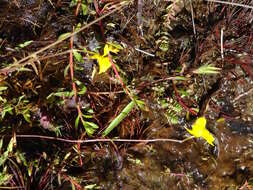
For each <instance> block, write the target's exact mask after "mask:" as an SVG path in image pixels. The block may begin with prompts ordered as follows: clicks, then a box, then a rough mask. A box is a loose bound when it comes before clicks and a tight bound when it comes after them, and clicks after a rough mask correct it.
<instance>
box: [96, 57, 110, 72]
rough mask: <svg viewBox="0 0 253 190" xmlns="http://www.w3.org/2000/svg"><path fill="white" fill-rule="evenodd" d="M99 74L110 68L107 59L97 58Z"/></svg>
mask: <svg viewBox="0 0 253 190" xmlns="http://www.w3.org/2000/svg"><path fill="white" fill-rule="evenodd" d="M98 66H99V72H98V74H101V73H104V72H106V71H107V70H108V69H109V68H110V67H111V62H110V60H109V58H108V57H102V56H101V57H99V59H98Z"/></svg>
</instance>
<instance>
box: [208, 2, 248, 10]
mask: <svg viewBox="0 0 253 190" xmlns="http://www.w3.org/2000/svg"><path fill="white" fill-rule="evenodd" d="M205 1H209V2H214V3H221V4H227V5H232V6H238V7H243V8H247V9H253V6H250V5H245V4H240V3H234V2H228V1H219V0H205Z"/></svg>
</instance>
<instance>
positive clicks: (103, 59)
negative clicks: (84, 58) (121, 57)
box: [90, 44, 120, 74]
mask: <svg viewBox="0 0 253 190" xmlns="http://www.w3.org/2000/svg"><path fill="white" fill-rule="evenodd" d="M119 50H120V48H119V47H117V46H114V45H111V44H105V47H104V54H103V55H100V54H99V53H94V52H92V53H93V56H91V57H90V58H91V59H96V60H97V62H98V66H99V72H98V74H101V73H104V72H106V71H107V70H108V69H109V68H110V67H111V62H110V59H109V57H108V54H109V52H112V53H116V54H117V53H118V52H119Z"/></svg>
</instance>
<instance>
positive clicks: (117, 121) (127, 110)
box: [103, 100, 135, 136]
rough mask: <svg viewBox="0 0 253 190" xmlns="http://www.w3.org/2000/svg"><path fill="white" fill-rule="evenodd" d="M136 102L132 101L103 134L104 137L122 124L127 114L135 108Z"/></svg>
mask: <svg viewBox="0 0 253 190" xmlns="http://www.w3.org/2000/svg"><path fill="white" fill-rule="evenodd" d="M134 106H135V101H133V100H132V101H131V102H130V103H129V104H128V105H127V106H126V107H125V108H124V109H123V110H122V111H121V113H120V114H119V115H118V116H117V117H116V118H115V119H114V120H113V121H112V122H111V123H110V125H109V126H108V127H107V128H106V130H105V131H104V132H103V136H107V135H108V134H109V133H110V132H111V131H112V130H113V129H114V128H115V127H117V126H118V125H119V124H120V122H121V121H122V120H123V119H125V117H126V116H127V114H129V112H130V111H131V110H132V109H133V108H134Z"/></svg>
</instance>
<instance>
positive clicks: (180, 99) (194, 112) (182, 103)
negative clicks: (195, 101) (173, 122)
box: [172, 81, 197, 115]
mask: <svg viewBox="0 0 253 190" xmlns="http://www.w3.org/2000/svg"><path fill="white" fill-rule="evenodd" d="M172 85H173V89H174V91H175V95H176V97H177V101H178V103H179V104H180V105H181V106H183V107H184V108H185V109H186V110H187V111H189V112H190V113H191V114H192V115H197V112H196V111H194V110H193V109H191V108H189V107H188V106H187V105H186V104H185V103H184V101H183V99H182V98H181V97H180V96H179V94H178V91H177V88H176V85H175V84H174V82H173V81H172Z"/></svg>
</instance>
